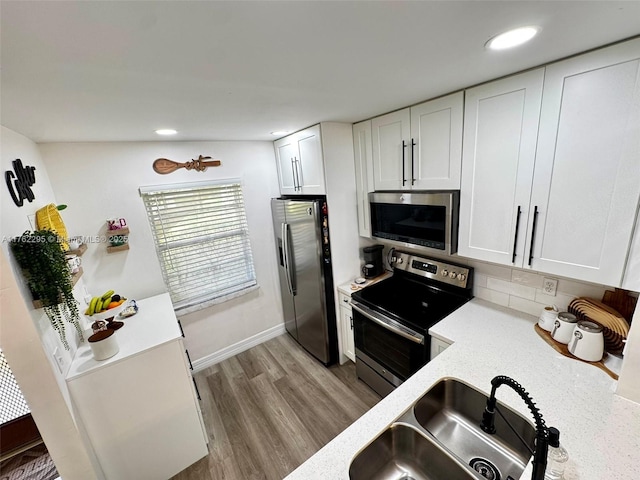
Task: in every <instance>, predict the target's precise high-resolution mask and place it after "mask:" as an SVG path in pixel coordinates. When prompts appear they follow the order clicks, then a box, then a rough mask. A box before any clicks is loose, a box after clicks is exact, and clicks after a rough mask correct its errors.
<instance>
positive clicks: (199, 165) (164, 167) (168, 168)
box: [153, 155, 222, 175]
mask: <svg viewBox="0 0 640 480" xmlns="http://www.w3.org/2000/svg"><path fill="white" fill-rule="evenodd" d="M210 158H211V157H203V156H202V155H200V156H198V158H195V159H193V160H191V161H190V162H185V163H180V162H174V161H173V160H169V159H168V158H158V159H157V160H156V161H155V162H153V170H154V171H155V172H156V173H160V174H162V175H165V174H167V173H172V172H175V171H176V170H178V169H179V168H186V169H187V170H195V171H197V172H204V171H205V170H206V169H207V167H219V166H220V165H222V162H221V161H220V160H209V159H210Z"/></svg>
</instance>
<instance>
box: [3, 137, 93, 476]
mask: <svg viewBox="0 0 640 480" xmlns="http://www.w3.org/2000/svg"><path fill="white" fill-rule="evenodd" d="M0 145H2V151H1V162H0V163H1V165H2V172H3V173H4V172H5V171H7V170H13V168H12V166H11V162H12V161H13V160H15V159H16V158H20V159H22V161H23V164H24V165H31V166H35V167H36V171H35V175H36V183H35V185H34V186H33V192H34V194H35V199H34V201H33V202H32V203H28V202H26V201H25V205H23V206H22V207H17V206H16V205H15V203H14V202H13V200H12V199H11V197H10V195H9V192H8V189H7V187H6V185H4V182H3V185H2V188H0V190H2V194H0V201H1V203H0V210H1V212H2V218H1V219H0V236H1V237H2V239H3V241H2V246H1V247H0V248H1V250H0V267H1V270H2V272H1V273H0V280H1V282H2V283H1V285H0V286H1V288H0V309H1V313H0V330H1V331H2V335H1V336H0V347H1V348H2V350H3V352H4V354H5V356H6V358H7V361H8V362H9V365H10V366H11V369H12V371H13V374H14V376H15V377H16V380H17V382H18V385H19V386H20V389H21V390H22V393H23V394H24V397H25V399H26V400H27V403H28V404H29V408H30V409H31V413H32V415H33V418H34V420H35V422H36V425H37V426H38V430H39V431H40V434H41V435H42V438H43V440H44V442H45V444H46V445H47V448H48V450H49V453H50V455H51V458H52V459H53V461H54V463H55V464H56V467H57V469H58V473H60V475H61V476H62V477H64V478H65V480H90V479H94V478H96V475H95V473H94V471H93V469H92V466H91V462H90V460H89V457H88V456H87V452H86V450H85V449H84V445H83V443H82V441H81V439H80V436H79V433H78V431H77V429H76V426H75V423H74V420H73V418H72V415H71V412H70V410H69V407H68V402H69V398H68V391H67V388H66V383H65V382H64V377H63V375H62V373H61V372H60V370H59V369H58V367H57V366H54V365H53V363H54V361H53V359H52V355H51V353H52V347H53V348H55V347H56V346H57V347H58V348H59V349H60V350H61V351H62V352H63V356H64V358H65V363H68V360H69V358H70V354H69V353H68V352H64V350H63V349H62V345H61V343H60V340H59V339H58V335H57V333H55V331H53V330H52V329H51V325H50V324H49V322H48V320H47V319H46V316H44V314H43V312H42V310H35V309H34V308H33V304H32V303H31V300H32V299H31V294H30V293H29V291H28V288H27V287H26V286H25V284H24V281H23V278H22V274H21V273H20V272H19V269H18V268H17V267H16V264H15V261H13V259H12V256H11V255H10V254H8V243H7V241H6V238H8V237H12V236H15V235H19V234H21V233H22V232H24V231H25V230H30V229H31V226H30V224H29V221H28V219H27V215H28V214H32V213H34V212H35V211H36V210H37V209H38V208H40V207H42V206H43V205H45V204H48V203H52V202H53V203H55V197H54V194H53V190H52V188H51V185H50V183H49V179H48V176H47V170H46V168H45V166H44V164H43V163H42V160H41V158H40V153H39V151H38V148H37V146H36V145H35V144H34V143H33V142H31V141H30V140H29V139H27V138H26V137H24V136H22V135H19V134H17V133H15V132H13V131H11V130H9V129H7V128H4V127H0ZM43 317H44V318H43ZM68 330H71V329H68ZM70 337H71V336H70ZM69 340H70V343H71V344H72V345H75V341H74V340H75V339H73V338H69Z"/></svg>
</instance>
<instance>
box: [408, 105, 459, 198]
mask: <svg viewBox="0 0 640 480" xmlns="http://www.w3.org/2000/svg"><path fill="white" fill-rule="evenodd" d="M463 99H464V93H463V92H457V93H454V94H452V95H447V96H446V97H442V98H438V99H436V100H432V101H430V102H425V103H423V104H421V105H417V106H415V107H411V146H410V150H411V167H410V170H409V178H410V180H411V182H410V184H411V188H414V189H418V190H423V189H424V190H426V189H434V190H439V189H448V190H458V189H459V188H460V168H461V161H462V104H463Z"/></svg>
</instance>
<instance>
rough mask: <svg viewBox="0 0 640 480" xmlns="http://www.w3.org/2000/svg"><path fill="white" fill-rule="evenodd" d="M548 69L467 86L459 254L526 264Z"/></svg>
mask: <svg viewBox="0 0 640 480" xmlns="http://www.w3.org/2000/svg"><path fill="white" fill-rule="evenodd" d="M543 79H544V69H543V68H540V69H537V70H533V71H530V72H526V73H522V74H519V75H514V76H512V77H508V78H504V79H502V80H498V81H495V82H491V83H487V84H485V85H480V86H478V87H475V88H471V89H469V90H467V92H466V96H465V112H464V142H463V144H464V148H463V151H462V183H461V188H460V225H459V230H458V254H459V255H462V256H465V257H470V258H476V259H479V260H486V261H490V262H495V263H502V264H505V265H516V266H520V267H521V266H522V265H523V259H524V252H525V245H526V242H525V237H526V232H525V230H526V228H527V221H528V218H529V196H530V194H531V179H532V177H533V168H534V162H535V155H536V138H537V133H538V121H539V117H540V105H541V101H542V85H543Z"/></svg>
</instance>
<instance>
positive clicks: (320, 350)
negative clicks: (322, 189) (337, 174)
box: [271, 198, 338, 365]
mask: <svg viewBox="0 0 640 480" xmlns="http://www.w3.org/2000/svg"><path fill="white" fill-rule="evenodd" d="M271 211H272V213H273V229H274V232H275V237H276V254H277V258H278V276H279V278H280V291H281V293H282V310H283V312H284V321H285V328H286V329H287V332H289V334H290V335H291V336H292V337H293V338H295V339H296V340H297V341H298V343H300V345H302V346H303V347H304V348H305V349H306V350H307V351H308V352H309V353H311V354H312V355H313V356H314V357H316V358H317V359H318V360H320V361H321V362H322V363H324V364H325V365H329V364H331V363H334V362H335V361H336V359H337V356H338V340H337V329H336V316H335V309H334V305H335V303H334V296H333V280H332V276H331V244H330V241H329V223H328V222H329V220H328V212H327V202H326V200H325V199H324V198H320V199H305V200H297V199H272V200H271Z"/></svg>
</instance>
